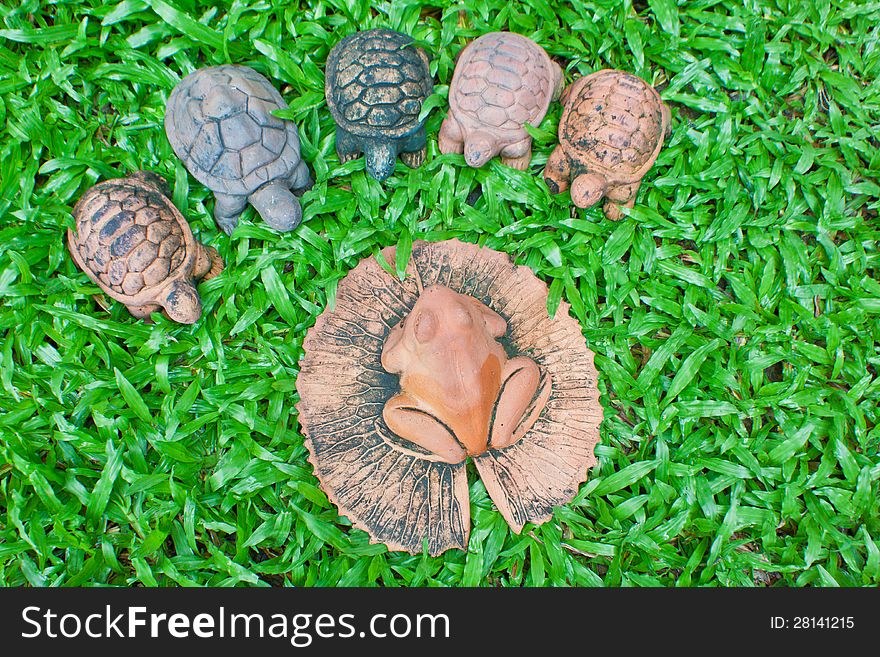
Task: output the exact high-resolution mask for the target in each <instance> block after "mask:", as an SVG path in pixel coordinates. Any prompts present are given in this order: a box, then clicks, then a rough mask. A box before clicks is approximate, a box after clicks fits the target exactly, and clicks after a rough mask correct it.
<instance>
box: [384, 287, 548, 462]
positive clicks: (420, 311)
mask: <svg viewBox="0 0 880 657" xmlns="http://www.w3.org/2000/svg"><path fill="white" fill-rule="evenodd" d="M505 333H507V322H506V321H504V318H503V317H501V315H499V314H498V313H496V312H495V311H494V310H492V309H491V308H489V307H488V306H486V305H485V304H483V303H481V302H479V301H477V300H476V299H474V298H473V297H471V296H467V295H464V294H459V293H458V292H455V291H453V290H450V289H449V288H448V287H445V286H443V285H433V286H431V287H429V288H427V289H425V290H423V291H422V293H421V295H419V299H418V301H416V304H415V306H413V309H412V311H410V313H409V315H407V317H406V319H405V320H404V321H402V322H401V323H400V324H398V325H397V326H396V327H394V328H393V329H392V330H391V333H389V335H388V339H387V340H386V341H385V346H384V348H383V349H382V367H384V368H385V370H386V371H387V372H391V373H393V374H399V375H400V389H401V392H400V393H398V394H396V395H395V396H394V397H392V398H391V399H389V400H388V402H386V404H385V408H384V410H383V412H382V416H383V417H384V419H385V423H386V424H387V425H388V428H389V429H391V431H393V432H394V433H395V434H397V435H398V436H400V437H401V438H403V439H404V440H408V441H410V442H411V443H414V444H415V445H418V446H419V447H422V448H423V449H426V450H428V452H430V453H431V455H433V456H435V457H437V458H438V459H440V460H442V461H446V462H447V463H461V462H462V461H464V460H465V459H466V458H467V457H468V456H479V455H480V454H482V453H483V452H485V451H486V450H487V449H490V448H494V449H499V448H502V447H508V446H509V445H511V444H512V443H514V442H516V441H517V440H519V439H520V438H522V436H523V434H525V432H526V431H528V430H529V429H530V428H531V426H532V424H534V421H535V420H536V419H537V416H538V414H539V413H540V412H541V410H542V409H543V408H544V404H545V403H546V401H547V396H549V394H550V386H549V381H546V380H545V385H544V387H543V389H542V390H540V391H539V385H538V384H539V383H540V381H541V372H540V370H539V369H538V365H537V364H536V363H535V361H533V360H532V359H531V358H528V357H527V356H516V357H514V358H510V359H508V357H507V353H506V352H505V351H504V347H502V346H501V343H499V342H498V340H497V339H498V338H500V337H501V336H503V335H504V334H505ZM530 407H531V408H532V412H531V413H529V414H528V416H527V417H525V414H526V409H528V408H530Z"/></svg>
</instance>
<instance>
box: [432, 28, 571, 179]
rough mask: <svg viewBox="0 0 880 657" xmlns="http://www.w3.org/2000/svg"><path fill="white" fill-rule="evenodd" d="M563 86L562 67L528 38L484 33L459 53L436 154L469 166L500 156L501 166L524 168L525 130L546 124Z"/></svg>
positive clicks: (527, 157) (527, 152)
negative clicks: (460, 156) (448, 155)
mask: <svg viewBox="0 0 880 657" xmlns="http://www.w3.org/2000/svg"><path fill="white" fill-rule="evenodd" d="M562 84H563V78H562V69H561V68H559V65H558V64H556V63H555V62H554V61H552V60H551V59H550V57H548V56H547V53H546V52H544V49H543V48H541V46H539V45H538V44H537V43H535V42H534V41H532V40H531V39H529V38H527V37H524V36H522V35H519V34H514V33H512V32H490V33H489V34H484V35H483V36H481V37H480V38H478V39H476V40H475V41H472V42H471V43H470V44H469V45H468V46H467V47H466V48H465V49H464V50H462V52H461V54H460V55H459V58H458V63H457V64H456V66H455V73H453V75H452V83H451V84H450V85H449V114H448V115H447V117H446V119H445V120H444V121H443V124H442V125H441V126H440V136H439V139H438V145H439V147H440V151H441V152H443V153H464V159H465V162H467V163H468V165H469V166H472V167H481V166H483V165H484V164H485V163H486V162H488V161H489V160H491V159H492V158H493V157H495V156H496V155H499V154H500V155H501V162H502V164H506V165H508V166H511V167H513V168H514V169H520V170H525V169H526V168H528V166H529V162H530V161H531V159H532V138H531V136H530V135H529V133H528V132H526V130H525V128H523V126H524V125H525V124H527V123H528V124H530V125H533V126H537V125H538V124H540V123H541V121H543V120H544V116H545V115H546V114H547V108H548V107H549V106H550V102H551V101H552V100H553V99H555V98H557V97H558V96H559V92H560V91H562Z"/></svg>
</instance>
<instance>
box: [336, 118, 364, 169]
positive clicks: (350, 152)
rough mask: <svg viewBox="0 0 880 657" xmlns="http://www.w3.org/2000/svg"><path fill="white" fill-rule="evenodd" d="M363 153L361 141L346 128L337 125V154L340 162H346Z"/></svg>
mask: <svg viewBox="0 0 880 657" xmlns="http://www.w3.org/2000/svg"><path fill="white" fill-rule="evenodd" d="M360 153H361V145H360V141H359V140H358V138H357V137H355V136H354V135H353V134H351V133H350V132H349V131H348V130H346V129H345V128H340V127H339V126H336V154H337V155H338V156H339V162H340V163H341V164H345V163H346V162H349V161H350V160H353V159H354V158H356V157H357V156H358V155H360Z"/></svg>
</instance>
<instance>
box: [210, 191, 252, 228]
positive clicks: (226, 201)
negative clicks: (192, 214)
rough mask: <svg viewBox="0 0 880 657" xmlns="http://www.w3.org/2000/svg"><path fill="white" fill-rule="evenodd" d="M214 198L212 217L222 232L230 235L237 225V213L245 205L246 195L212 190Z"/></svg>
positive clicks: (240, 211) (242, 209) (239, 212)
mask: <svg viewBox="0 0 880 657" xmlns="http://www.w3.org/2000/svg"><path fill="white" fill-rule="evenodd" d="M214 199H215V201H214V219H215V220H216V221H217V225H218V226H220V228H221V229H222V230H223V232H224V233H226V234H227V235H232V231H234V230H235V227H236V226H237V225H238V215H240V214H241V213H242V212H243V211H244V209H245V208H246V207H247V203H248V200H247V197H246V196H232V195H231V194H221V193H219V192H214Z"/></svg>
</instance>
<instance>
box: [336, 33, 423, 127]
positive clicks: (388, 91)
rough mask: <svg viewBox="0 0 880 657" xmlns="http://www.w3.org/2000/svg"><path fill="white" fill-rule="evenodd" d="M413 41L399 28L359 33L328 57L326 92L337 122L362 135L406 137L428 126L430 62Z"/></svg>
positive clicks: (347, 39)
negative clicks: (425, 106) (425, 105)
mask: <svg viewBox="0 0 880 657" xmlns="http://www.w3.org/2000/svg"><path fill="white" fill-rule="evenodd" d="M412 44H413V39H412V37H410V36H407V35H406V34H401V33H400V32H395V31H393V30H386V29H376V30H367V31H365V32H356V33H355V34H352V35H350V36H347V37H346V38H344V39H343V40H342V41H340V42H339V43H338V44H336V46H335V47H334V48H333V50H331V51H330V55H329V56H328V57H327V72H326V80H325V92H326V96H327V105H328V106H329V107H330V113H331V114H332V115H333V118H334V120H335V121H336V123H337V124H339V125H340V126H341V127H342V128H343V129H345V130H347V131H348V132H351V133H352V134H355V135H358V136H362V137H375V136H378V135H381V136H385V137H403V136H405V135H407V134H409V133H411V132H413V131H415V130H416V129H418V128H419V127H420V126H421V125H422V124H423V122H420V121H419V113H420V112H421V111H422V104H423V103H424V102H425V100H426V99H427V98H428V96H430V95H431V93H432V92H433V90H434V83H433V81H432V80H431V71H430V69H429V68H428V58H427V55H426V54H425V52H424V51H423V50H422V49H421V48H417V47H416V46H414V45H412Z"/></svg>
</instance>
